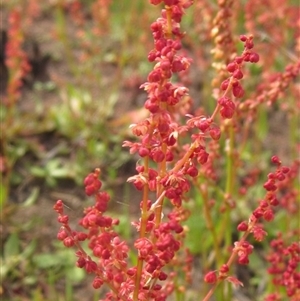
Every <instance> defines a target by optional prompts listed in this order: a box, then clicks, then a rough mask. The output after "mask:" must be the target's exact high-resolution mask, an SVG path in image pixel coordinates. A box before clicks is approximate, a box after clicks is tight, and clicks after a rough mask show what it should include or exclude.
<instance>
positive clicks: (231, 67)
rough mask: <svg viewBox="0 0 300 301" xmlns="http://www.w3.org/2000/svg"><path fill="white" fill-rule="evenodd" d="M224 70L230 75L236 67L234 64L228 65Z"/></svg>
mask: <svg viewBox="0 0 300 301" xmlns="http://www.w3.org/2000/svg"><path fill="white" fill-rule="evenodd" d="M226 69H227V71H228V72H230V73H232V72H234V71H235V70H236V69H237V65H236V64H235V63H229V64H228V65H227V68H226Z"/></svg>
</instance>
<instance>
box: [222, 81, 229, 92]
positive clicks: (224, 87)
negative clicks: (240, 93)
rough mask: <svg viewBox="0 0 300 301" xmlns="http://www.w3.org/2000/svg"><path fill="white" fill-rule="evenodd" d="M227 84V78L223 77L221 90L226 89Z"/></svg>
mask: <svg viewBox="0 0 300 301" xmlns="http://www.w3.org/2000/svg"><path fill="white" fill-rule="evenodd" d="M228 85H229V79H225V80H224V81H223V82H222V84H221V90H223V91H226V90H227V88H228Z"/></svg>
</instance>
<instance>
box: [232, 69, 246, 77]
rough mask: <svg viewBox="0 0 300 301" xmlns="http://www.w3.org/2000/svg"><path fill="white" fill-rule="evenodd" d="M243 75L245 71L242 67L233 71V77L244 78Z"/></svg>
mask: <svg viewBox="0 0 300 301" xmlns="http://www.w3.org/2000/svg"><path fill="white" fill-rule="evenodd" d="M243 76H244V75H243V72H242V71H241V70H240V69H237V70H235V71H234V72H233V77H234V78H236V79H242V78H243Z"/></svg>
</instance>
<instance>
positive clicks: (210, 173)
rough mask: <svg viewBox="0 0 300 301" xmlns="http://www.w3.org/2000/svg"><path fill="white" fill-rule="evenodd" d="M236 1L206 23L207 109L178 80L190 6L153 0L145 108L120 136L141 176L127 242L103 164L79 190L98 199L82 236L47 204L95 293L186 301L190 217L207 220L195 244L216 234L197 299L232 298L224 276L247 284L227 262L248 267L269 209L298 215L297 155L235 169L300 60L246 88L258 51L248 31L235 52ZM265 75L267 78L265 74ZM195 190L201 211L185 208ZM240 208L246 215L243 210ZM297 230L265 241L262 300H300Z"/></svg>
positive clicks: (271, 214)
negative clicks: (125, 136) (267, 167)
mask: <svg viewBox="0 0 300 301" xmlns="http://www.w3.org/2000/svg"><path fill="white" fill-rule="evenodd" d="M232 2H233V1H218V5H219V6H220V10H219V14H218V15H217V17H216V18H215V20H214V24H213V30H212V36H213V38H214V39H215V48H214V51H213V55H214V59H215V60H216V65H215V71H216V72H217V74H216V77H215V80H214V81H213V86H214V90H213V92H212V99H213V100H212V101H214V102H215V105H214V109H213V110H212V111H211V112H210V114H209V113H207V112H206V111H205V109H204V108H199V110H196V112H193V111H192V109H191V98H190V96H189V93H188V88H187V87H185V86H184V85H182V84H181V79H182V78H183V77H184V76H188V70H189V68H190V66H191V64H192V59H191V58H189V57H188V56H187V53H186V51H185V50H184V47H183V38H184V36H185V33H184V32H183V30H182V29H181V26H180V24H181V21H182V19H183V18H184V17H185V14H188V9H189V8H190V6H191V5H192V4H193V1H191V0H182V1H179V0H164V1H162V0H151V1H150V3H151V4H153V5H158V4H163V6H164V8H163V9H162V11H161V16H160V17H159V18H158V19H157V20H156V21H155V22H153V23H152V24H151V27H150V28H151V31H152V35H153V39H154V48H153V49H152V50H151V51H150V52H149V54H148V61H149V62H151V63H155V65H154V67H153V69H152V70H151V71H150V73H149V74H148V77H147V81H146V82H145V83H144V84H142V86H141V88H143V89H144V90H145V91H146V93H147V99H146V101H145V104H144V108H145V109H146V110H148V112H149V114H148V117H147V118H145V119H144V120H141V121H140V122H138V123H136V124H132V125H131V126H130V128H131V131H132V134H133V137H132V139H131V140H126V141H124V143H123V146H124V147H128V148H129V151H130V154H132V155H134V154H135V155H137V156H138V160H137V163H136V174H135V175H133V176H131V177H129V178H128V182H130V183H132V184H133V185H134V187H135V189H136V190H137V191H138V192H140V195H141V201H140V217H139V218H138V219H137V220H132V221H131V224H132V226H133V227H134V228H135V229H136V232H137V236H135V238H134V241H133V242H131V241H126V240H124V239H123V238H122V237H121V236H120V235H119V234H118V231H117V229H118V224H119V221H118V219H116V218H112V217H110V215H109V213H108V211H107V210H108V204H109V201H110V196H109V194H108V193H107V192H105V191H103V190H102V189H101V187H102V181H101V179H100V176H101V171H100V169H98V168H97V169H95V171H94V172H93V173H91V174H89V175H88V176H87V177H86V178H85V180H84V185H85V193H86V195H87V196H93V197H94V201H95V202H94V204H93V205H92V206H90V207H88V208H86V209H85V211H84V216H83V218H82V219H81V220H80V222H79V224H80V226H82V227H83V228H84V231H75V230H73V229H72V228H71V226H70V224H69V217H68V216H67V215H66V214H65V213H64V205H63V202H62V201H61V200H59V201H57V202H56V204H55V206H54V210H55V211H56V212H57V213H58V222H59V223H60V224H61V228H60V230H59V232H58V239H59V240H61V241H62V242H63V244H64V245H65V246H66V247H75V248H76V256H77V266H78V267H79V268H83V269H85V270H86V272H87V273H90V274H93V275H94V280H93V287H94V288H95V289H100V288H102V287H103V286H106V287H107V289H108V292H106V293H103V294H104V297H102V299H101V300H123V301H138V300H140V301H142V300H156V301H163V300H167V298H168V297H170V296H171V295H172V294H174V295H176V296H177V298H178V299H177V300H182V299H179V298H181V297H180V296H184V295H185V293H187V291H188V283H190V282H191V280H192V278H193V272H192V269H194V267H193V259H192V256H191V253H190V252H189V250H188V248H187V245H186V243H185V240H186V238H187V237H188V236H189V227H188V226H187V225H188V220H189V218H190V217H191V216H192V215H193V214H198V215H199V219H203V220H205V225H206V227H207V232H206V233H201V232H199V233H198V234H197V236H194V237H193V239H196V240H200V241H201V240H206V239H208V238H207V236H210V237H211V238H210V241H211V243H210V244H209V245H208V247H207V248H208V249H206V254H202V256H203V257H202V260H203V261H205V262H206V263H205V264H203V266H204V267H202V268H201V267H199V273H200V274H201V275H202V279H203V280H204V281H203V282H204V283H205V282H206V283H208V284H209V285H211V287H210V288H208V289H207V291H206V292H205V289H203V288H200V290H199V292H198V293H197V295H196V296H194V297H193V300H203V301H207V300H209V299H210V298H211V296H212V295H213V294H217V296H218V298H219V300H221V299H222V300H232V299H231V298H232V294H233V293H232V290H231V288H228V287H227V286H226V285H227V284H226V283H233V284H235V285H237V286H240V285H243V283H242V281H241V280H239V278H238V277H237V276H236V275H235V271H234V268H233V267H235V264H236V263H237V264H239V265H243V266H247V265H248V264H249V263H251V254H252V253H253V251H254V249H255V247H256V246H257V242H263V241H265V240H266V236H267V234H268V229H267V228H265V226H264V224H266V223H274V224H275V225H276V215H277V214H278V215H280V214H281V212H282V211H284V210H286V211H287V212H292V213H291V215H292V214H295V213H296V214H297V210H299V204H297V201H296V199H297V197H298V196H297V191H296V189H295V184H294V183H295V182H296V181H297V173H298V170H299V161H295V162H292V163H291V164H290V166H289V167H287V166H285V165H283V164H282V162H281V160H280V159H279V158H278V156H276V155H273V156H270V157H271V160H270V161H271V163H272V164H273V165H275V168H276V169H275V171H268V172H269V173H268V174H267V175H259V172H252V173H251V172H248V173H247V172H244V173H241V174H240V170H242V168H243V165H244V166H245V165H246V163H245V162H246V159H247V156H246V159H245V157H243V156H244V155H245V149H247V148H248V147H249V143H251V139H252V136H253V133H251V123H252V122H254V121H256V120H257V119H258V111H259V110H260V108H261V107H262V105H264V104H265V103H267V104H269V105H272V104H273V103H274V102H276V101H277V99H278V97H279V96H280V95H282V94H283V93H284V92H285V90H286V89H287V88H288V87H289V85H290V84H291V83H292V82H293V80H294V79H295V77H296V76H297V74H298V73H299V68H300V64H299V61H298V62H294V63H293V64H292V65H291V66H289V67H287V68H286V70H285V71H284V72H283V73H281V74H277V75H276V76H272V80H270V81H269V82H267V84H265V85H264V84H262V85H261V87H258V88H257V90H256V92H255V93H250V92H251V91H249V92H248V91H247V87H248V86H247V85H244V82H243V81H244V78H247V77H249V76H250V73H251V72H250V71H249V69H251V68H252V69H255V65H256V64H257V63H258V62H259V61H260V55H259V54H258V53H257V51H256V50H255V46H254V40H255V38H254V36H253V35H241V36H240V37H239V46H238V47H239V49H242V50H241V51H238V50H236V49H235V46H234V44H235V42H234V37H233V36H232V34H231V29H230V26H229V23H230V22H229V20H230V17H231V16H232V13H233V11H232V10H233V9H232V5H233V3H232ZM241 45H243V46H241ZM217 61H218V62H217ZM256 72H258V71H256ZM269 78H270V75H267V76H266V80H267V81H268V79H269ZM250 87H251V86H250ZM244 98H246V99H244ZM238 143H239V144H238ZM264 160H266V159H265V158H264ZM224 170H225V171H224ZM222 171H223V172H222ZM259 176H263V177H261V178H265V179H266V180H262V181H264V182H263V183H262V184H261V187H260V188H261V190H262V191H264V193H261V195H260V196H259V198H258V199H257V200H255V201H253V200H251V202H250V201H249V204H247V201H248V200H247V199H245V195H247V191H248V190H250V188H251V187H252V186H254V184H255V181H256V179H257V178H258V177H259ZM222 177H223V178H222ZM196 195H198V198H200V199H201V202H202V205H201V206H202V207H201V208H202V209H203V212H204V214H203V213H202V212H192V211H193V208H195V207H193V202H195V199H196V198H197V196H196ZM243 198H244V200H243V201H239V199H243ZM241 202H243V204H241ZM191 203H192V204H191ZM244 207H246V208H247V209H246V210H245V212H243V210H241V208H244ZM291 208H294V209H291ZM195 210H196V209H195ZM289 210H294V211H289ZM239 213H240V216H238V217H236V215H237V214H239ZM235 224H237V226H235ZM294 226H295V225H294V224H291V225H290V226H289V228H288V229H287V232H290V236H289V240H287V241H286V240H285V237H284V234H283V233H282V234H279V236H278V237H277V238H274V240H272V241H271V242H270V246H271V249H270V253H269V255H267V254H265V256H266V258H267V261H268V262H270V268H269V270H268V272H269V274H270V275H273V276H274V283H275V285H278V286H282V287H284V288H285V290H284V291H282V290H280V289H279V290H278V291H276V292H272V293H270V294H269V295H266V297H265V300H268V301H270V300H279V298H280V296H281V295H284V294H286V296H289V297H290V298H291V300H297V298H299V294H300V286H299V283H300V281H299V279H300V273H299V262H300V247H299V242H297V240H295V241H293V238H295V237H297V235H299V231H298V232H297V230H295V229H294V228H293V227H294ZM235 229H236V230H235ZM232 232H234V233H235V235H237V236H238V238H234V237H233V235H232ZM252 238H253V239H254V242H252V241H251V239H252ZM84 242H86V243H87V248H85V247H84V246H86V244H85V243H84ZM266 245H267V244H265V245H263V247H264V248H265V247H266ZM209 248H210V249H209ZM87 250H88V251H87ZM131 253H134V254H136V255H135V256H131ZM207 253H209V254H207ZM204 255H207V257H204ZM132 258H133V259H132ZM182 275H184V276H185V277H182ZM198 281H199V280H198ZM202 286H203V285H202ZM274 290H275V289H274ZM103 292H104V290H103Z"/></svg>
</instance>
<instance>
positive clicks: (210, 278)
mask: <svg viewBox="0 0 300 301" xmlns="http://www.w3.org/2000/svg"><path fill="white" fill-rule="evenodd" d="M204 281H205V282H206V283H211V284H212V283H215V282H216V281H217V275H216V272H215V271H210V272H208V273H207V274H206V275H205V276H204Z"/></svg>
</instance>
